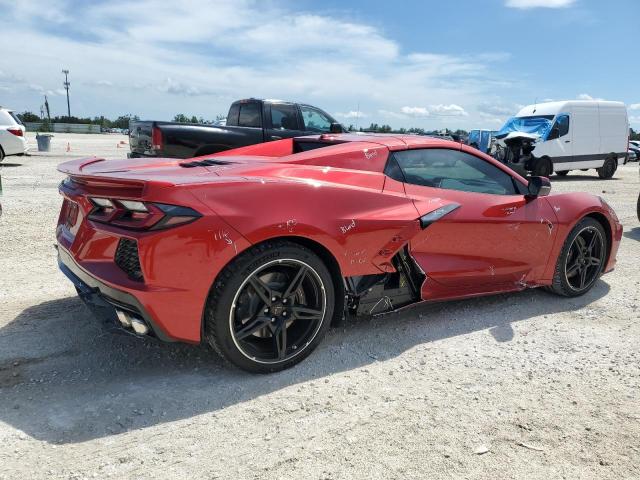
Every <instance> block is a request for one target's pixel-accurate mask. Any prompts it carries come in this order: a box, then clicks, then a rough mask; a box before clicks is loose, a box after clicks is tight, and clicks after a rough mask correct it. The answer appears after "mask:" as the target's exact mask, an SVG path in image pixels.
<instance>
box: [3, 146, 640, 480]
mask: <svg viewBox="0 0 640 480" xmlns="http://www.w3.org/2000/svg"><path fill="white" fill-rule="evenodd" d="M29 139H30V143H31V144H35V141H34V138H33V136H32V135H30V136H29ZM121 140H126V137H122V136H118V135H73V134H68V135H65V134H57V135H56V136H55V137H54V139H53V151H52V152H51V153H49V154H38V153H37V152H34V154H33V155H32V156H30V157H9V158H7V159H6V160H5V163H4V164H3V166H2V167H0V173H1V175H2V188H3V191H2V197H1V199H0V200H1V202H2V207H3V209H4V211H3V215H2V217H0V258H1V259H2V264H1V265H2V269H1V271H0V465H1V466H2V467H1V468H0V479H15V478H30V479H31V478H65V479H66V478H105V477H111V478H208V479H209V478H234V479H236V478H242V479H245V478H246V479H252V478H269V479H278V478H284V479H288V478H309V479H323V478H327V479H355V478H362V479H392V478H397V479H413V478H416V479H418V478H420V479H424V478H486V479H497V478H514V479H516V478H517V479H538V478H539V479H544V480H548V479H550V478H552V479H556V478H568V479H574V478H580V479H586V478H594V479H609V478H610V479H631V478H640V467H639V462H638V460H640V389H639V387H640V371H639V362H640V348H639V345H640V326H639V323H638V320H639V317H640V310H639V305H640V295H639V293H638V292H639V290H640V288H639V286H640V273H639V271H638V259H639V258H640V225H639V222H638V219H637V218H636V213H635V208H636V199H637V197H638V190H640V186H639V182H638V164H635V163H634V164H630V165H626V166H623V167H621V168H620V169H619V170H618V173H617V174H616V177H615V178H614V179H612V180H608V181H602V180H599V179H598V178H597V177H596V176H595V172H588V173H586V172H585V174H584V175H578V174H576V173H574V174H570V175H569V176H568V177H566V178H565V179H557V178H554V179H553V189H554V190H555V191H577V190H586V191H589V192H592V193H596V194H600V195H603V196H604V197H605V198H606V199H607V201H608V202H610V204H611V205H612V206H613V207H614V209H615V210H616V211H617V212H618V215H619V217H620V218H621V220H622V222H623V223H624V226H625V234H624V238H623V241H622V245H621V247H620V252H619V254H618V266H617V268H616V270H615V272H613V273H611V274H608V275H606V276H604V277H603V278H602V279H601V280H599V281H598V283H597V284H596V285H595V287H594V288H593V289H592V290H591V291H590V292H589V293H588V294H587V295H585V296H583V297H580V298H577V299H565V298H559V297H555V296H552V295H549V294H547V293H545V292H543V291H538V290H529V291H526V292H521V293H518V294H510V295H498V296H493V297H485V298H481V299H474V300H468V301H460V302H455V303H446V304H445V303H442V304H433V305H427V306H420V307H416V308H413V309H410V310H408V311H405V312H403V313H402V314H391V315H388V316H385V317H382V318H377V319H374V320H360V321H353V322H349V323H348V324H347V325H346V326H345V327H342V328H339V329H334V330H332V331H331V332H330V334H329V335H328V337H327V338H326V339H325V341H324V343H323V344H322V345H321V346H320V348H319V349H318V350H317V351H316V352H315V353H314V354H313V355H311V357H309V358H308V359H307V360H306V361H304V362H303V363H302V364H301V365H299V366H297V367H295V368H293V369H291V370H288V371H285V372H281V373H278V374H274V375H268V376H255V375H249V374H245V373H242V372H240V371H237V370H232V369H230V368H227V367H225V366H223V365H222V364H221V362H220V361H219V359H218V358H217V357H216V356H215V354H213V353H212V352H210V351H209V349H207V348H205V347H196V346H188V345H172V344H160V343H157V342H154V341H152V340H141V339H137V338H134V337H130V336H123V335H115V334H112V333H108V332H105V331H104V330H103V329H102V328H101V327H100V326H99V325H98V324H97V323H96V322H94V321H93V320H92V318H91V316H90V314H89V312H88V311H87V310H86V308H85V307H84V306H83V304H82V303H81V302H80V300H78V299H77V298H76V296H75V292H74V290H73V287H72V285H71V283H70V282H68V281H67V280H66V278H65V277H64V276H63V275H62V273H60V272H59V271H58V269H57V266H56V262H55V252H54V249H53V246H52V245H53V243H54V229H55V224H56V219H57V215H58V209H59V207H60V203H61V200H60V198H59V196H58V194H57V188H56V187H57V184H58V182H59V181H60V180H61V178H62V176H61V175H60V174H59V173H57V172H56V170H55V167H56V165H57V164H58V163H60V162H62V161H64V160H67V159H70V158H76V157H79V156H89V155H94V154H95V155H107V156H108V157H113V158H115V157H124V156H125V154H126V152H127V148H128V146H126V145H125V146H124V147H122V146H121V147H120V148H117V146H118V143H119V141H121ZM67 143H68V144H69V146H70V149H71V151H70V152H66V147H67ZM34 150H35V148H34ZM578 173H583V172H578Z"/></svg>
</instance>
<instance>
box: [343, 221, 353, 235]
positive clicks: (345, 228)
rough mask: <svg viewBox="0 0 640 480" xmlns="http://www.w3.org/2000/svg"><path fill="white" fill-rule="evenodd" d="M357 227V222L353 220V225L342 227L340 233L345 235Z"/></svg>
mask: <svg viewBox="0 0 640 480" xmlns="http://www.w3.org/2000/svg"><path fill="white" fill-rule="evenodd" d="M355 226H356V221H355V220H351V223H348V224H347V225H344V226H342V227H340V231H341V232H342V234H343V235H344V234H345V233H347V232H348V231H349V230H351V229H353V228H355Z"/></svg>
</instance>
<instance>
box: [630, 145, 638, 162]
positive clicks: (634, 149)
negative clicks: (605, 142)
mask: <svg viewBox="0 0 640 480" xmlns="http://www.w3.org/2000/svg"><path fill="white" fill-rule="evenodd" d="M638 143H639V142H629V152H633V158H632V157H631V156H630V157H629V158H628V161H629V162H636V161H638V160H639V159H640V146H639V145H638Z"/></svg>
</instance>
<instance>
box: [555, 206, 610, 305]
mask: <svg viewBox="0 0 640 480" xmlns="http://www.w3.org/2000/svg"><path fill="white" fill-rule="evenodd" d="M578 237H580V239H581V240H577V239H578ZM591 238H594V239H595V241H594V245H593V247H591V249H590V250H589V249H588V248H587V247H589V245H590V239H591ZM585 248H587V249H586V250H585V253H584V254H583V255H582V257H580V253H578V252H580V251H581V250H584V249H585ZM608 248H609V246H608V243H607V235H606V233H605V231H604V228H603V227H602V225H601V224H600V222H598V221H597V220H595V219H593V218H591V217H584V218H583V219H582V220H580V221H579V222H578V224H577V225H576V226H575V227H574V228H573V230H571V233H569V235H568V236H567V239H566V240H565V242H564V245H563V247H562V250H561V252H560V255H559V256H558V261H557V262H556V269H555V272H554V275H553V283H552V284H551V286H550V287H549V290H550V291H552V292H553V293H555V294H557V295H561V296H564V297H577V296H580V295H584V294H585V293H587V292H588V291H589V290H590V289H591V288H592V287H593V285H594V284H595V282H596V280H597V279H598V278H599V277H600V275H601V273H602V271H603V270H604V267H605V262H606V259H607V254H608V252H609V250H608ZM587 253H588V254H589V256H588V257H587V256H586V254H587ZM592 259H597V260H598V261H599V263H598V264H597V265H596V264H595V260H592ZM581 260H584V262H582V261H581ZM576 266H577V269H576ZM583 270H584V271H586V273H585V275H584V279H583V277H582V271H583ZM583 282H584V283H583Z"/></svg>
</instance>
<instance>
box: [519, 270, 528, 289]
mask: <svg viewBox="0 0 640 480" xmlns="http://www.w3.org/2000/svg"><path fill="white" fill-rule="evenodd" d="M526 278H527V275H526V274H524V273H523V274H522V277H520V280H518V281H517V282H516V285H517V286H518V287H521V288H527V287H528V286H529V285H527V282H526V281H525V279H526Z"/></svg>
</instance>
